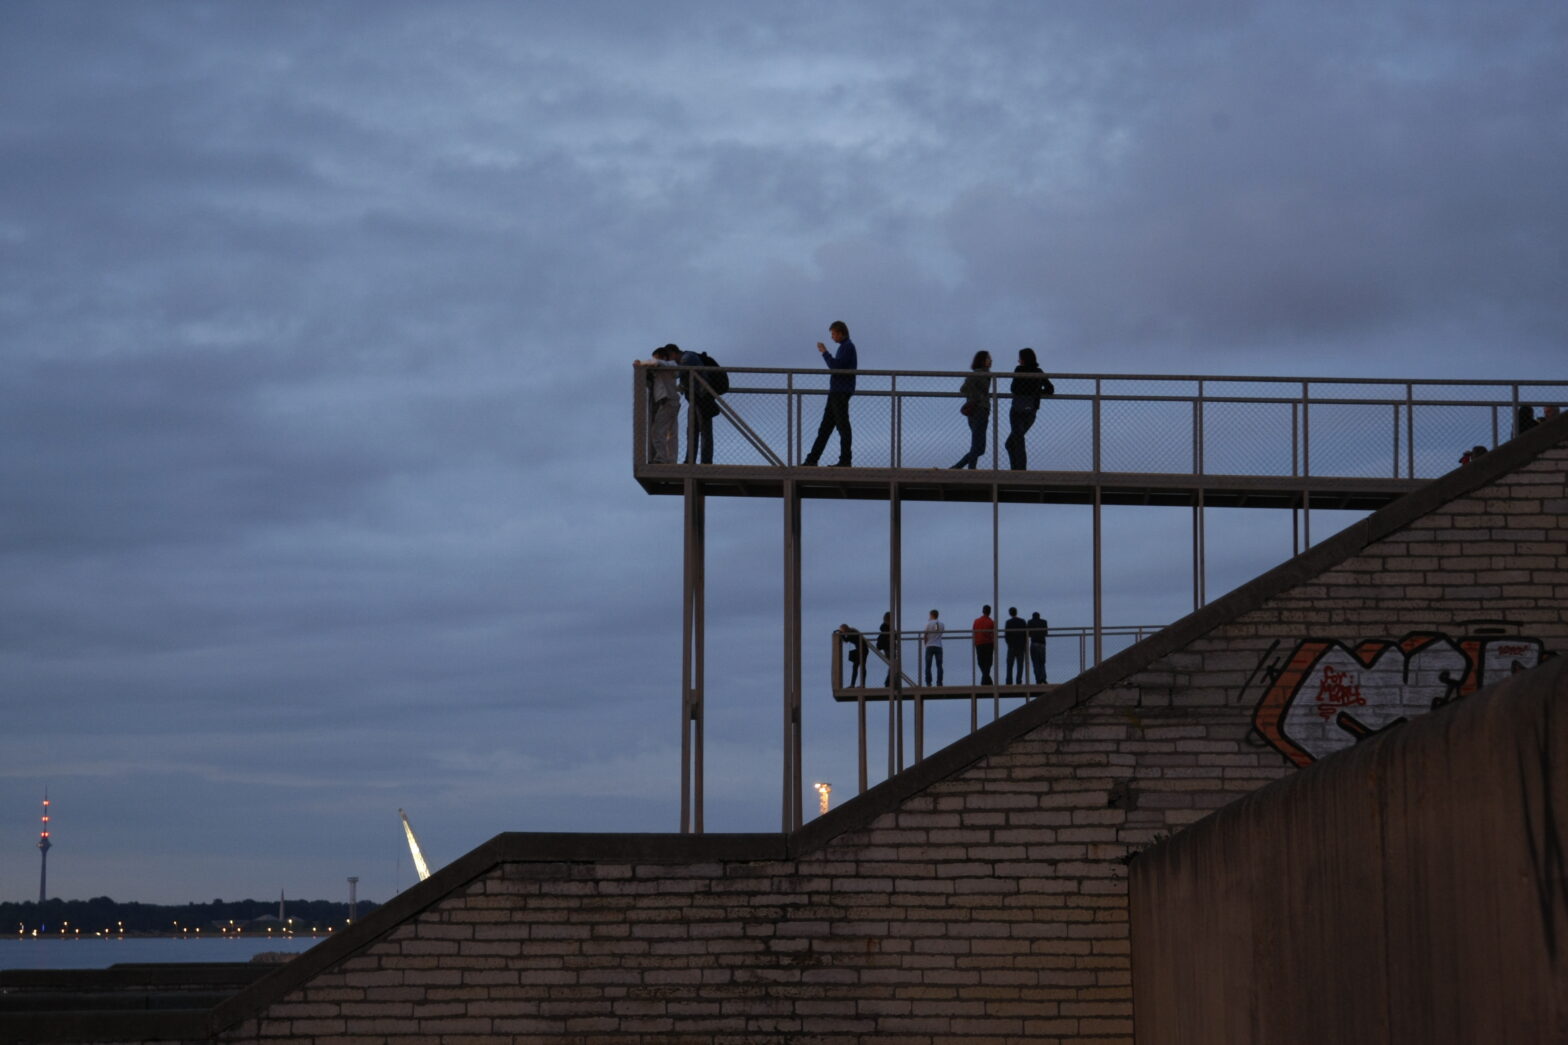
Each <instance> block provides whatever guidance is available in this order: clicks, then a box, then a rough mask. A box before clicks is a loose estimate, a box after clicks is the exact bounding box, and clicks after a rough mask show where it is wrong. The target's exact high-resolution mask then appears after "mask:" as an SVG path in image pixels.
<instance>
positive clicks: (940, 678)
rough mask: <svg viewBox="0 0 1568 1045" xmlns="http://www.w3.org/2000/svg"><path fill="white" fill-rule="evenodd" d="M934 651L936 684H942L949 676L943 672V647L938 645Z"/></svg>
mask: <svg viewBox="0 0 1568 1045" xmlns="http://www.w3.org/2000/svg"><path fill="white" fill-rule="evenodd" d="M932 652H933V653H935V654H936V684H937V685H938V686H940V685H943V684H944V681H945V679H946V678H947V676H946V675H945V674H943V671H942V647H941V646H937V647H936V648H935V649H933V650H932Z"/></svg>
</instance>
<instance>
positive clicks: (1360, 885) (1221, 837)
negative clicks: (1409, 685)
mask: <svg viewBox="0 0 1568 1045" xmlns="http://www.w3.org/2000/svg"><path fill="white" fill-rule="evenodd" d="M1565 843H1568V661H1565V660H1561V659H1559V660H1557V661H1555V662H1554V663H1552V664H1550V665H1548V666H1546V667H1542V668H1538V669H1536V670H1535V671H1532V672H1528V673H1526V674H1522V675H1518V676H1516V677H1514V678H1513V679H1510V680H1508V681H1505V682H1503V683H1500V684H1499V685H1497V686H1495V687H1492V688H1490V689H1487V690H1485V691H1484V692H1483V693H1482V694H1480V695H1479V696H1477V697H1475V698H1474V699H1472V700H1466V701H1463V702H1461V703H1458V704H1455V705H1453V706H1451V707H1446V708H1443V709H1442V710H1441V711H1439V712H1437V713H1434V714H1432V715H1429V716H1426V717H1425V718H1423V719H1422V720H1420V721H1418V722H1414V723H1411V724H1410V725H1409V726H1408V727H1407V728H1405V729H1403V730H1398V731H1394V732H1391V733H1388V734H1386V735H1384V736H1380V737H1377V738H1375V739H1373V740H1372V741H1370V742H1368V743H1366V744H1362V745H1360V746H1358V747H1357V748H1355V749H1354V750H1351V751H1347V752H1344V753H1341V754H1338V755H1334V756H1332V757H1331V758H1329V759H1327V760H1326V761H1324V762H1323V763H1322V764H1321V765H1318V766H1315V767H1313V768H1312V769H1309V770H1308V771H1306V772H1304V773H1301V774H1299V775H1297V776H1295V777H1293V778H1291V779H1289V780H1285V781H1282V782H1280V783H1279V784H1276V785H1274V786H1272V787H1269V788H1265V789H1263V790H1262V791H1260V792H1258V793H1257V794H1255V795H1252V796H1250V797H1249V798H1247V799H1245V800H1243V801H1242V802H1239V803H1236V804H1235V805H1232V806H1230V807H1228V808H1226V809H1225V810H1223V811H1222V812H1220V813H1218V814H1217V815H1215V816H1214V817H1212V818H1210V819H1208V820H1205V821H1204V822H1203V823H1202V824H1200V825H1198V826H1196V827H1194V828H1193V829H1192V830H1189V831H1186V832H1183V833H1182V834H1181V835H1179V836H1177V837H1176V838H1174V839H1173V840H1172V841H1170V842H1168V843H1166V844H1164V845H1161V846H1159V847H1158V848H1157V849H1155V850H1153V851H1151V852H1149V853H1146V854H1144V855H1143V856H1142V857H1140V858H1139V859H1138V860H1137V861H1136V862H1135V863H1134V865H1133V873H1132V886H1131V894H1132V914H1133V927H1134V931H1133V939H1134V958H1133V967H1134V973H1135V982H1136V985H1137V991H1136V997H1137V1004H1136V1015H1137V1025H1138V1034H1137V1040H1138V1042H1139V1043H1140V1045H1225V1043H1236V1045H1260V1043H1267V1045H1288V1043H1297V1042H1300V1043H1303V1045H1305V1043H1309V1042H1311V1043H1316V1042H1341V1041H1364V1042H1423V1043H1432V1045H1444V1043H1448V1042H1453V1043H1460V1042H1508V1043H1509V1045H1547V1043H1559V1042H1562V1041H1565V1040H1568V849H1565Z"/></svg>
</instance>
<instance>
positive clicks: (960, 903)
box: [212, 418, 1568, 1043]
mask: <svg viewBox="0 0 1568 1045" xmlns="http://www.w3.org/2000/svg"><path fill="white" fill-rule="evenodd" d="M1564 421H1568V418H1565V419H1564ZM1565 441H1568V426H1565V425H1564V424H1563V423H1559V422H1554V423H1553V425H1550V426H1546V425H1543V426H1542V427H1541V428H1538V429H1536V430H1535V431H1534V432H1531V433H1529V434H1528V435H1527V436H1525V437H1522V438H1521V439H1519V440H1515V441H1514V443H1511V444H1509V445H1508V446H1507V447H1504V448H1501V449H1499V450H1497V451H1494V452H1493V453H1492V454H1489V455H1487V456H1486V457H1484V458H1482V459H1481V461H1480V462H1478V463H1476V464H1472V465H1469V466H1467V467H1466V468H1464V469H1461V470H1459V471H1457V472H1455V473H1453V474H1452V475H1450V476H1448V477H1447V478H1445V479H1443V480H1439V481H1438V482H1436V483H1434V484H1433V485H1432V486H1431V487H1428V488H1426V489H1423V490H1421V491H1419V492H1418V493H1416V494H1414V495H1412V496H1411V497H1408V498H1405V499H1403V500H1402V501H1400V502H1399V503H1398V504H1396V505H1393V506H1390V507H1389V508H1388V509H1385V510H1384V511H1382V512H1379V513H1377V514H1376V515H1374V516H1372V517H1371V518H1370V519H1368V520H1365V521H1363V522H1362V523H1358V524H1357V525H1356V526H1354V527H1352V528H1351V529H1349V530H1347V531H1346V532H1345V533H1342V534H1340V535H1337V536H1336V537H1334V538H1331V539H1330V540H1329V541H1327V542H1324V543H1323V544H1321V545H1319V546H1317V547H1316V548H1314V549H1312V550H1311V551H1309V552H1308V553H1306V554H1305V555H1303V556H1300V557H1298V558H1297V559H1295V560H1292V561H1291V562H1290V563H1287V564H1285V565H1284V566H1282V567H1280V568H1279V569H1276V570H1274V571H1271V572H1270V573H1269V574H1266V575H1265V576H1263V577H1261V578H1259V579H1258V580H1257V581H1254V582H1253V583H1251V584H1249V585H1247V586H1246V587H1244V588H1242V589H1240V590H1239V591H1237V592H1234V593H1232V594H1231V595H1229V596H1227V597H1225V598H1224V599H1222V600H1220V601H1218V602H1216V603H1214V604H1213V605H1211V606H1209V607H1206V608H1205V609H1204V610H1202V611H1200V612H1199V613H1196V614H1194V615H1193V616H1191V617H1189V618H1187V619H1185V620H1184V621H1181V622H1179V623H1178V624H1176V625H1174V626H1172V627H1171V628H1169V629H1167V630H1166V631H1164V632H1162V633H1160V634H1159V635H1158V636H1155V637H1154V638H1151V639H1149V640H1147V641H1146V642H1144V643H1141V644H1139V645H1138V646H1137V647H1135V648H1133V649H1132V650H1129V651H1127V652H1126V653H1123V654H1121V655H1119V656H1117V657H1116V658H1114V659H1112V660H1111V661H1108V662H1107V663H1106V664H1104V665H1102V666H1101V667H1099V668H1097V669H1094V670H1092V671H1090V672H1088V673H1086V674H1085V675H1083V676H1081V677H1080V678H1078V679H1076V680H1074V681H1073V682H1071V683H1068V684H1067V685H1064V686H1063V687H1062V688H1061V689H1060V690H1058V691H1057V692H1056V693H1055V694H1053V695H1052V696H1051V697H1049V698H1044V699H1042V700H1039V701H1036V702H1034V703H1033V704H1031V705H1029V706H1028V707H1025V708H1023V709H1020V710H1019V711H1017V712H1015V713H1013V714H1012V715H1009V716H1007V717H1005V718H1003V719H1002V720H1001V721H999V722H996V723H993V724H992V725H991V726H988V727H986V728H985V729H983V730H981V731H980V732H979V733H977V734H976V735H974V736H972V737H970V738H967V739H965V740H963V741H960V742H959V743H958V744H955V745H953V746H952V747H950V748H948V749H945V750H944V751H942V752H939V753H937V754H936V755H933V756H932V757H930V758H928V759H926V760H925V761H924V762H923V763H921V764H920V765H919V766H916V767H914V768H913V769H911V770H909V771H907V772H906V773H904V774H901V775H900V776H898V777H896V778H894V779H893V780H890V781H888V782H886V783H884V784H883V785H881V786H879V787H878V788H876V789H874V790H873V791H871V792H869V793H868V794H866V795H864V796H861V797H860V798H857V799H855V800H852V801H850V802H848V803H845V804H844V805H842V806H841V807H839V808H838V809H836V810H834V811H833V812H831V813H829V814H828V815H827V816H824V817H822V818H820V819H818V820H816V821H813V822H812V823H811V824H808V825H807V826H806V827H805V828H804V829H803V830H802V831H800V832H797V833H796V834H794V835H792V836H788V837H784V836H703V837H697V838H680V837H672V836H646V837H636V836H617V837H596V836H548V837H544V836H527V835H505V836H500V837H498V838H497V839H495V840H493V841H492V842H491V843H487V845H486V846H485V847H482V848H481V849H480V850H476V851H475V852H474V853H472V854H469V856H467V857H465V858H463V860H460V861H458V862H457V863H456V864H454V865H452V866H451V867H448V868H446V869H444V870H443V871H442V872H440V873H438V874H437V875H436V876H435V877H433V878H432V879H431V880H429V881H427V882H425V883H422V884H421V885H420V886H417V887H415V888H414V889H412V890H409V891H408V892H407V893H405V894H404V895H403V896H401V897H399V898H397V899H395V900H394V901H393V902H391V903H389V904H387V905H386V906H384V907H382V908H381V909H379V910H378V911H376V912H375V913H374V914H373V915H372V916H371V917H370V918H367V919H366V920H365V921H364V923H362V924H361V925H360V926H358V927H356V928H355V930H353V931H352V932H349V933H345V934H343V935H342V936H340V937H339V938H337V939H334V940H332V941H329V942H328V943H327V944H323V945H322V946H321V947H319V948H317V949H316V950H314V951H312V952H310V953H309V954H307V955H305V956H303V957H302V958H300V959H297V960H296V961H295V962H292V963H290V965H289V966H286V967H285V968H284V969H283V970H280V971H279V972H278V973H277V974H275V975H274V976H273V977H270V978H269V979H267V980H264V981H262V982H261V983H260V984H258V985H257V986H255V987H253V988H250V989H249V990H247V991H245V992H243V993H242V994H240V995H239V996H238V997H236V998H235V999H234V1000H233V1001H231V1002H230V1003H227V1004H225V1005H224V1006H221V1007H220V1008H219V1009H218V1010H217V1011H216V1012H215V1013H214V1017H213V1023H212V1027H213V1029H214V1031H215V1032H217V1033H219V1034H221V1037H222V1039H223V1040H226V1041H235V1042H269V1041H290V1042H301V1041H313V1042H322V1043H325V1042H341V1043H347V1042H350V1041H353V1042H369V1041H377V1042H396V1043H414V1042H436V1041H442V1042H461V1041H481V1040H494V1039H496V1038H498V1037H499V1038H505V1037H506V1036H509V1035H537V1036H539V1037H540V1038H541V1039H543V1040H572V1041H581V1042H596V1041H604V1042H612V1041H628V1040H634V1039H636V1038H640V1037H654V1036H657V1037H659V1038H660V1039H661V1040H670V1041H680V1040H689V1041H704V1042H712V1041H719V1042H723V1041H735V1042H740V1041H746V1042H768V1041H773V1042H784V1041H812V1042H835V1041H842V1042H851V1041H856V1042H861V1041H878V1040H887V1041H892V1040H898V1041H906V1042H925V1041H930V1042H935V1041H944V1042H945V1041H965V1040H973V1041H982V1040H983V1041H1014V1040H1016V1041H1023V1040H1028V1041H1031V1042H1101V1043H1109V1042H1131V1041H1132V1039H1133V990H1132V964H1131V957H1130V948H1131V945H1130V941H1129V934H1128V896H1127V865H1126V860H1127V857H1128V856H1129V854H1131V853H1134V852H1136V851H1137V850H1139V849H1141V848H1143V847H1145V846H1147V845H1149V844H1150V843H1151V842H1153V841H1155V840H1157V839H1158V838H1161V837H1163V836H1164V835H1166V834H1168V833H1173V832H1176V831H1179V830H1181V829H1182V828H1184V827H1186V826H1187V825H1189V824H1191V823H1193V822H1194V821H1196V820H1198V819H1200V818H1202V817H1204V816H1206V815H1207V814H1209V813H1210V812H1212V811H1214V810H1216V809H1219V808H1220V807H1222V806H1224V805H1226V804H1227V803H1229V802H1231V801H1232V800H1234V799H1236V798H1238V797H1240V796H1243V795H1245V794H1248V793H1250V792H1252V791H1253V790H1255V789H1257V788H1258V787H1260V786H1261V785H1264V784H1267V783H1269V782H1270V781H1273V780H1276V779H1278V778H1280V777H1282V776H1285V775H1287V774H1290V773H1293V772H1294V771H1295V768H1296V766H1297V765H1298V764H1300V762H1301V760H1302V756H1301V753H1300V752H1301V751H1302V750H1308V753H1309V754H1310V753H1311V752H1310V750H1309V748H1310V745H1305V744H1297V743H1296V741H1295V740H1292V737H1293V736H1295V737H1297V738H1299V737H1300V736H1301V730H1300V729H1299V728H1298V724H1295V723H1293V721H1292V720H1290V712H1291V711H1292V709H1295V710H1299V707H1298V704H1299V705H1301V706H1306V705H1308V704H1310V705H1311V706H1312V707H1314V708H1322V709H1324V710H1326V711H1327V712H1328V713H1329V715H1330V717H1331V718H1332V725H1333V727H1334V729H1337V730H1338V731H1339V732H1340V733H1343V734H1345V735H1346V737H1348V739H1346V740H1345V741H1344V742H1345V743H1351V742H1353V741H1354V740H1355V739H1356V738H1357V737H1360V736H1363V735H1366V734H1370V733H1372V732H1375V731H1376V730H1377V729H1380V728H1384V727H1386V726H1387V725H1388V724H1389V723H1390V721H1392V719H1391V718H1390V716H1389V715H1388V714H1387V709H1388V708H1389V707H1395V708H1406V709H1407V712H1408V709H1409V708H1410V707H1412V706H1414V707H1418V708H1419V707H1420V706H1429V705H1430V704H1431V703H1433V702H1434V700H1435V701H1437V702H1439V703H1442V702H1451V701H1452V700H1454V699H1456V698H1459V697H1461V696H1462V695H1463V693H1464V692H1467V691H1468V690H1467V689H1466V686H1467V684H1468V683H1467V681H1466V680H1475V681H1476V682H1477V683H1478V682H1479V681H1480V680H1482V679H1483V678H1484V677H1486V675H1487V673H1488V672H1491V673H1494V674H1497V673H1506V672H1508V671H1511V670H1512V669H1513V667H1514V664H1515V663H1517V662H1519V661H1520V658H1519V657H1514V658H1513V659H1512V660H1510V659H1509V657H1508V656H1502V655H1499V656H1490V655H1488V656H1489V657H1490V659H1489V660H1488V659H1487V657H1480V658H1479V659H1481V660H1484V661H1486V663H1484V664H1476V663H1471V664H1469V665H1468V666H1463V667H1462V670H1461V671H1460V678H1459V681H1457V682H1453V681H1452V668H1453V660H1452V656H1450V655H1449V654H1448V653H1447V652H1445V651H1444V650H1443V649H1442V646H1441V644H1443V643H1446V644H1447V646H1448V647H1452V649H1453V650H1455V651H1458V655H1460V656H1469V657H1471V658H1472V659H1476V656H1477V655H1476V654H1475V651H1476V650H1478V649H1481V648H1482V647H1483V646H1485V644H1486V643H1487V642H1490V641H1491V640H1493V639H1497V638H1498V637H1499V636H1502V637H1504V638H1508V639H1509V640H1510V642H1509V648H1510V649H1514V650H1516V651H1517V649H1523V648H1525V647H1528V648H1529V649H1532V650H1535V651H1536V653H1537V655H1539V654H1541V653H1550V652H1552V651H1558V650H1563V649H1568V623H1565V621H1564V615H1563V612H1562V606H1563V605H1564V603H1565V599H1568V534H1565V533H1564V530H1563V516H1564V515H1565V514H1568V491H1565V489H1564V480H1563V473H1564V468H1565V466H1568V449H1565V448H1564V446H1563V445H1562V444H1563V443H1564V442H1565ZM1497 618H1504V622H1503V623H1494V624H1490V625H1476V624H1473V623H1471V622H1474V621H1477V620H1490V621H1494V622H1495V621H1496V620H1497ZM1366 640H1381V641H1379V642H1376V643H1374V644H1373V645H1370V646H1369V645H1365V642H1366ZM1312 641H1318V642H1320V643H1321V645H1320V647H1314V648H1313V649H1315V650H1317V651H1318V652H1322V651H1323V650H1333V649H1334V648H1335V644H1337V645H1338V646H1339V647H1343V648H1344V649H1345V650H1347V651H1349V654H1350V655H1351V657H1352V659H1353V660H1354V658H1355V657H1361V658H1362V663H1363V665H1364V666H1367V667H1377V668H1378V670H1377V671H1376V672H1374V673H1373V674H1375V675H1376V676H1377V678H1376V679H1373V678H1371V677H1370V676H1369V678H1368V679H1367V680H1366V687H1365V688H1364V689H1362V691H1361V692H1360V693H1359V694H1352V693H1351V690H1350V688H1349V687H1352V686H1355V685H1357V684H1358V683H1357V681H1356V680H1354V679H1349V678H1347V677H1345V676H1344V673H1345V672H1351V673H1354V671H1355V668H1354V665H1353V664H1351V663H1347V662H1344V661H1336V662H1334V663H1337V664H1338V665H1339V666H1338V667H1336V668H1335V669H1334V670H1335V671H1338V672H1340V673H1341V675H1340V676H1336V677H1335V678H1334V680H1333V685H1334V687H1335V688H1331V689H1324V688H1323V687H1322V686H1321V685H1319V686H1318V688H1317V690H1316V691H1314V689H1313V682H1312V678H1314V677H1315V678H1316V679H1317V680H1318V682H1319V683H1322V682H1324V681H1325V680H1327V679H1328V678H1329V676H1327V675H1325V674H1323V673H1322V672H1321V671H1319V672H1318V674H1317V675H1316V676H1312V670H1313V669H1314V668H1317V667H1321V666H1322V665H1320V663H1319V661H1320V660H1321V657H1319V658H1317V659H1313V657H1312V656H1311V655H1309V654H1303V653H1302V652H1301V651H1302V650H1303V649H1304V648H1305V644H1307V643H1309V642H1312ZM1478 641H1479V642H1480V643H1481V645H1479V646H1478V645H1477V642H1478ZM1433 650H1437V651H1438V652H1442V653H1443V656H1442V657H1436V658H1435V659H1433V660H1431V661H1430V662H1429V663H1428V662H1425V661H1423V663H1428V667H1429V668H1430V670H1426V669H1422V670H1413V671H1389V670H1387V668H1388V664H1389V663H1390V662H1387V661H1385V662H1383V663H1382V664H1381V665H1378V664H1377V663H1376V660H1377V658H1378V657H1386V656H1394V657H1396V658H1413V657H1414V656H1415V655H1416V654H1418V653H1421V652H1422V651H1428V652H1431V651H1433ZM1467 651H1468V652H1467ZM1445 657H1446V658H1448V659H1447V660H1445V659H1444V658H1445ZM1367 658H1370V660H1368V659H1367ZM1526 659H1527V658H1526ZM1444 665H1446V666H1444ZM1521 666H1522V664H1521ZM1445 674H1446V675H1448V676H1449V678H1450V681H1449V682H1445V681H1443V676H1444V675H1445ZM1428 676H1430V677H1428ZM1423 686H1425V687H1426V689H1425V690H1421V689H1420V687H1423ZM1390 687H1392V688H1390ZM1412 687H1414V688H1412ZM1434 687H1435V688H1434ZM1469 688H1471V689H1473V688H1474V686H1469ZM1384 690H1387V691H1388V693H1391V694H1392V696H1388V694H1385V695H1384V696H1381V697H1377V699H1372V697H1371V696H1369V695H1375V694H1376V693H1379V692H1383V691H1384ZM1418 691H1419V692H1418ZM1428 691H1430V692H1428ZM1423 694H1425V696H1423ZM1438 698H1441V699H1438ZM1358 699H1359V700H1361V701H1362V702H1363V703H1360V704H1357V703H1355V701H1356V700H1358ZM1390 701H1392V702H1393V703H1392V704H1391V703H1390ZM1423 701H1424V702H1425V705H1423V704H1422V702H1423ZM1303 702H1304V703H1303ZM1374 712H1376V713H1375V714H1374ZM1314 714H1319V715H1321V714H1322V711H1315V712H1314ZM1358 716H1360V717H1358ZM1325 721H1328V719H1325ZM1320 732H1322V731H1320ZM1324 735H1325V736H1328V737H1329V738H1330V739H1331V740H1335V741H1336V742H1337V734H1334V733H1333V731H1332V730H1330V731H1329V732H1327V733H1325V734H1324ZM1318 739H1319V740H1320V739H1321V738H1318ZM1314 743H1317V741H1316V740H1314ZM1317 750H1323V749H1322V748H1318V749H1317ZM1314 757H1315V756H1314ZM1310 760H1311V759H1310V758H1308V759H1307V761H1310ZM1344 902H1347V903H1348V902H1350V901H1349V900H1348V899H1346V900H1345V901H1344ZM1267 957H1268V953H1267V952H1266V951H1265V952H1261V953H1259V954H1258V955H1257V958H1258V959H1259V960H1264V959H1266V958H1267ZM1361 958H1362V956H1360V955H1346V956H1343V960H1344V961H1345V962H1348V963H1351V964H1354V963H1356V962H1359V961H1360V960H1361Z"/></svg>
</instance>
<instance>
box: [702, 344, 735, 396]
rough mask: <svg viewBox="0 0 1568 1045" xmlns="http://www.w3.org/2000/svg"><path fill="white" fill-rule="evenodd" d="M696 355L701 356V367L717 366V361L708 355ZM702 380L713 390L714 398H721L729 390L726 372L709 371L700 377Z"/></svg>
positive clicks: (728, 376) (728, 378)
mask: <svg viewBox="0 0 1568 1045" xmlns="http://www.w3.org/2000/svg"><path fill="white" fill-rule="evenodd" d="M697 354H698V355H700V356H702V365H703V366H718V365H719V361H718V360H717V359H714V358H713V357H712V356H710V355H708V353H706V352H699V353H697ZM702 379H703V380H704V381H706V382H707V383H708V387H709V388H711V389H712V390H713V394H714V395H716V396H721V395H723V394H724V393H725V392H728V391H729V390H730V375H729V373H728V372H727V371H724V370H710V371H709V372H708V373H706V374H703V375H702Z"/></svg>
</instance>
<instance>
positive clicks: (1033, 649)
mask: <svg viewBox="0 0 1568 1045" xmlns="http://www.w3.org/2000/svg"><path fill="white" fill-rule="evenodd" d="M1029 659H1030V660H1031V661H1033V662H1034V680H1035V682H1037V683H1041V682H1044V681H1045V643H1043V642H1031V643H1030V644H1029Z"/></svg>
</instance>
